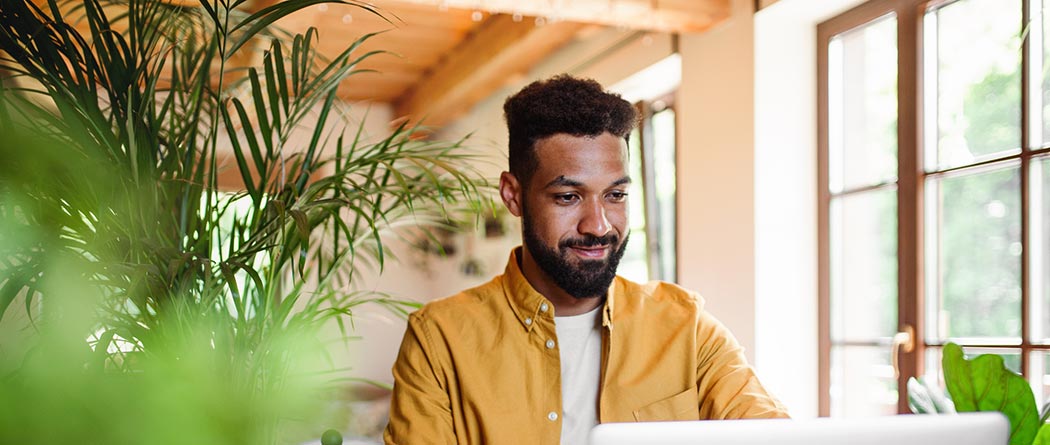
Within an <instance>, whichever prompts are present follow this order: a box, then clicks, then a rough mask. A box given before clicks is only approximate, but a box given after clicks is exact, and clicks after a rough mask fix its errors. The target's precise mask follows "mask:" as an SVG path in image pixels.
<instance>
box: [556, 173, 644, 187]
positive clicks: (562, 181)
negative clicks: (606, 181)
mask: <svg viewBox="0 0 1050 445" xmlns="http://www.w3.org/2000/svg"><path fill="white" fill-rule="evenodd" d="M630 183H631V177H630V176H624V177H622V178H620V179H617V180H615V181H613V183H612V185H610V187H616V186H618V185H624V184H630ZM582 186H583V183H582V182H580V181H576V180H573V179H569V178H566V177H565V175H562V176H558V177H557V178H554V180H553V181H551V182H548V183H547V185H545V186H543V187H544V188H552V187H582Z"/></svg>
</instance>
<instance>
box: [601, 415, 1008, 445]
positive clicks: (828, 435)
mask: <svg viewBox="0 0 1050 445" xmlns="http://www.w3.org/2000/svg"><path fill="white" fill-rule="evenodd" d="M1009 440H1010V421H1009V420H1007V419H1006V417H1005V416H1003V415H1002V414H1000V413H998V412H984V413H963V414H959V415H932V414H931V415H900V416H884V417H869V418H846V419H839V418H820V419H806V420H787V419H771V420H727V421H695V422H649V423H606V424H602V425H598V426H596V427H595V428H594V429H593V430H591V440H590V443H591V445H642V444H652V445H767V444H776V445H841V444H849V445H934V444H951V445H1005V444H1007V443H1008V442H1009Z"/></svg>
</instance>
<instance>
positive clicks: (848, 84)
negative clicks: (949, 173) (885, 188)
mask: <svg viewBox="0 0 1050 445" xmlns="http://www.w3.org/2000/svg"><path fill="white" fill-rule="evenodd" d="M828 69H829V73H828V74H829V85H828V100H829V104H828V105H829V107H828V109H829V110H828V111H829V114H828V118H829V125H828V129H829V134H828V136H829V142H830V144H829V145H830V153H829V166H830V169H831V171H830V187H831V191H832V192H839V191H842V190H848V189H852V188H856V187H863V186H867V185H874V184H879V183H883V182H894V181H896V178H897V19H896V17H893V16H889V17H886V18H883V19H881V20H878V21H875V22H872V23H871V24H868V25H866V26H863V27H861V28H858V29H855V30H852V31H849V32H846V33H843V34H840V35H838V36H836V37H835V38H833V39H832V40H831V43H830V45H829V48H828Z"/></svg>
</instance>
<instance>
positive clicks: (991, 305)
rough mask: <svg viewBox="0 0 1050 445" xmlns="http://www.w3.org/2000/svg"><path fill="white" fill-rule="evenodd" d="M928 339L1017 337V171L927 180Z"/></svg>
mask: <svg viewBox="0 0 1050 445" xmlns="http://www.w3.org/2000/svg"><path fill="white" fill-rule="evenodd" d="M927 193H928V195H927V201H926V205H927V206H928V207H927V217H926V218H927V219H926V228H927V230H926V239H927V242H928V245H927V249H926V255H927V267H926V274H927V278H926V284H927V286H928V289H927V302H928V304H929V305H928V307H927V315H928V316H929V319H928V321H927V322H928V323H929V331H928V334H929V336H932V337H933V338H934V339H937V340H945V339H948V338H974V337H983V338H985V340H988V339H989V338H999V339H1002V340H996V341H997V342H1008V341H1019V340H1020V335H1021V251H1022V247H1021V202H1020V170H1019V169H1018V168H1017V167H1016V166H1014V167H1010V168H1006V169H1002V170H997V171H992V172H985V173H977V174H970V175H965V176H953V177H948V178H944V179H937V178H934V179H932V180H930V181H928V182H927Z"/></svg>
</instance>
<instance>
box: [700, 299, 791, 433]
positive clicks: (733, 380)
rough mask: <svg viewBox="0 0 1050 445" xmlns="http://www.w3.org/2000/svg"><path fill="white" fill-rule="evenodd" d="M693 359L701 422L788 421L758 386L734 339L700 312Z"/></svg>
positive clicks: (779, 407)
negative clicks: (702, 420)
mask: <svg viewBox="0 0 1050 445" xmlns="http://www.w3.org/2000/svg"><path fill="white" fill-rule="evenodd" d="M697 359H698V360H697V363H698V366H697V369H696V386H697V390H698V391H697V392H698V394H699V398H700V400H699V403H700V418H701V419H746V418H778V417H784V418H786V417H788V413H787V409H786V408H785V407H784V406H783V405H782V404H781V403H780V401H778V400H777V399H776V398H774V397H773V396H772V395H770V394H769V392H767V391H766V389H765V388H763V387H762V384H761V383H759V381H758V377H757V376H755V372H754V369H753V368H751V366H750V365H748V363H747V358H746V357H745V356H744V349H743V348H742V347H741V346H740V344H739V343H737V341H736V338H734V337H733V335H732V334H731V333H730V332H729V330H728V329H726V327H725V326H724V325H722V323H721V322H719V321H718V320H716V319H715V318H714V317H713V316H711V315H710V314H709V313H707V311H703V310H701V314H700V321H699V323H698V327H697Z"/></svg>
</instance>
